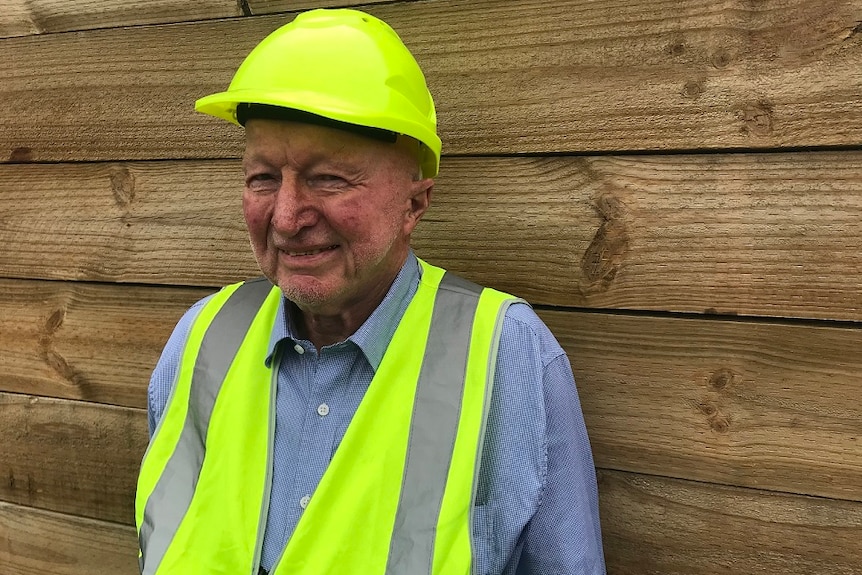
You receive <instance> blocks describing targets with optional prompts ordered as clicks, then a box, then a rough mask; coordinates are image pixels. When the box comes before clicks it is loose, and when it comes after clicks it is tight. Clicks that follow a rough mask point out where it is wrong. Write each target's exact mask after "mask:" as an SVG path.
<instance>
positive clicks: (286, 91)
mask: <svg viewBox="0 0 862 575" xmlns="http://www.w3.org/2000/svg"><path fill="white" fill-rule="evenodd" d="M237 108H239V117H238V115H237ZM195 109H196V110H197V111H199V112H203V113H205V114H210V115H213V116H216V117H217V118H222V119H224V120H227V121H229V122H233V123H235V124H242V123H244V118H243V113H244V110H248V109H260V110H269V112H268V113H266V112H265V113H264V114H263V115H265V116H268V117H274V116H273V114H272V111H273V110H283V111H285V112H288V111H289V112H291V113H292V114H293V116H289V115H288V116H285V117H287V118H292V119H300V120H302V119H303V118H306V119H310V118H318V119H323V120H324V121H323V122H320V123H324V124H328V125H341V124H344V125H347V126H354V127H357V128H367V129H370V132H388V133H391V134H405V135H407V136H411V137H413V138H415V139H416V140H418V141H420V142H421V143H422V144H424V146H422V154H423V156H422V158H421V160H420V161H421V165H422V175H423V176H424V177H434V176H436V175H437V171H438V169H439V165H440V149H441V142H440V138H439V136H437V114H436V112H435V111H434V101H433V100H432V98H431V93H430V92H429V91H428V87H427V85H426V83H425V76H424V75H423V74H422V70H421V69H420V68H419V64H417V63H416V60H415V59H414V58H413V55H412V54H411V53H410V51H409V50H408V49H407V47H406V46H405V45H404V43H403V42H401V38H399V37H398V34H396V33H395V31H394V30H393V29H392V28H391V27H390V26H389V25H388V24H386V23H385V22H383V21H382V20H380V19H378V18H375V17H374V16H371V15H369V14H366V13H364V12H360V11H358V10H350V9H336V10H326V9H318V10H311V11H309V12H304V13H302V14H300V15H298V16H297V17H296V18H295V19H294V20H293V21H292V22H290V23H289V24H286V25H284V26H282V27H281V28H279V29H277V30H276V31H274V32H273V33H271V34H270V35H269V36H267V37H266V38H264V39H263V41H261V43H260V44H258V45H257V46H256V47H255V48H254V50H252V51H251V53H250V54H249V55H248V56H247V57H246V59H245V60H244V61H243V63H242V64H241V65H240V67H239V69H238V70H237V71H236V74H235V75H234V77H233V80H232V81H231V83H230V87H228V89H227V91H226V92H219V93H217V94H212V95H210V96H206V97H204V98H201V99H200V100H198V101H197V102H196V103H195ZM327 120H328V122H327Z"/></svg>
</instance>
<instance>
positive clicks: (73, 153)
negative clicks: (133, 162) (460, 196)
mask: <svg viewBox="0 0 862 575" xmlns="http://www.w3.org/2000/svg"><path fill="white" fill-rule="evenodd" d="M368 9H369V10H370V11H371V12H373V13H374V14H376V15H379V16H381V17H383V18H384V19H386V20H387V21H388V22H389V23H390V24H392V26H393V27H394V28H395V29H396V30H397V31H398V32H399V33H400V34H401V36H402V37H403V38H404V39H405V42H406V43H407V44H408V46H409V47H410V48H412V49H413V50H414V51H415V54H416V56H417V59H418V60H419V62H420V63H421V65H422V66H423V67H424V69H425V71H426V76H427V77H428V82H429V85H430V87H431V89H432V92H433V93H434V94H435V98H436V101H437V104H438V117H439V119H440V131H441V134H442V137H443V140H444V149H445V151H446V153H449V154H471V153H476V154H487V153H525V152H530V153H533V152H538V153H543V152H586V151H608V150H669V149H672V150H679V149H706V148H774V147H782V146H815V145H817V146H824V145H851V144H858V143H859V142H860V141H862V121H860V120H859V118H862V98H860V96H859V94H860V93H862V73H860V70H862V35H860V34H858V33H857V29H858V28H857V27H858V22H859V21H860V20H862V15H860V12H862V10H860V4H859V1H858V0H816V1H812V0H764V1H759V2H751V1H749V0H730V1H728V2H722V3H715V2H711V1H708V0H684V1H680V2H677V1H674V2H669V1H664V2H653V1H652V0H640V1H638V2H630V1H628V0H602V1H599V2H586V3H585V2H582V1H580V0H567V1H560V2H553V3H548V2H538V1H534V0H518V1H512V2H505V3H500V2H496V1H492V0H476V1H473V2H458V1H454V0H439V1H434V2H401V3H394V4H383V5H372V6H369V7H368ZM671 12H672V13H673V15H674V16H673V17H668V14H669V13H671ZM290 17H291V15H277V16H271V17H257V18H233V19H227V20H222V21H208V22H198V23H192V24H179V25H169V26H152V27H137V28H129V29H108V30H97V31H89V32H81V33H76V34H58V35H43V36H30V37H25V38H9V39H5V40H2V41H0V50H2V52H3V54H4V55H5V57H4V58H3V59H2V61H0V77H2V78H4V82H3V83H2V85H0V110H2V114H3V122H4V124H5V126H6V129H5V130H3V131H2V132H0V159H3V160H6V161H13V162H18V161H34V160H35V161H42V160H47V161H54V160H56V161H63V160H94V159H100V160H102V159H108V160H110V159H151V158H213V157H236V156H237V155H238V154H239V146H240V140H241V133H240V131H239V130H238V129H237V128H236V127H235V126H232V125H230V124H227V123H225V122H220V121H217V120H215V119H213V118H209V117H206V116H203V115H200V114H196V113H195V112H194V111H193V103H194V101H195V99H197V98H199V97H201V96H204V95H207V94H210V93H213V92H217V91H220V90H223V89H225V88H226V87H227V85H228V83H229V82H230V79H231V77H232V76H233V73H234V72H235V70H236V68H237V66H238V65H239V63H240V61H241V60H242V58H243V57H244V56H245V55H246V54H247V53H248V52H249V51H250V50H251V48H252V47H253V46H254V45H255V44H256V43H257V42H258V41H259V40H260V39H262V38H263V37H264V36H265V35H266V34H267V33H269V32H271V31H272V30H274V29H275V28H277V27H278V26H280V25H281V24H284V23H285V22H287V21H289V19H290ZM165 46H170V50H166V49H165V48H164V47H165Z"/></svg>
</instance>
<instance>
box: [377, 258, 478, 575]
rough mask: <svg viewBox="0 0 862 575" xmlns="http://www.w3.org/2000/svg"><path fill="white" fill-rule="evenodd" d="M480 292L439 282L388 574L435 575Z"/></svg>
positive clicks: (452, 280) (463, 283) (456, 281)
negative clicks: (437, 543)
mask: <svg viewBox="0 0 862 575" xmlns="http://www.w3.org/2000/svg"><path fill="white" fill-rule="evenodd" d="M481 291H482V288H480V287H479V286H477V285H476V284H473V283H471V282H468V281H467V280H463V279H461V278H459V277H457V276H453V275H451V274H448V273H447V274H446V275H444V276H443V279H442V281H441V282H440V289H439V290H438V292H437V298H436V300H435V302H434V311H433V313H432V315H431V329H430V331H429V333H428V344H427V347H426V348H425V357H424V358H423V360H422V368H421V371H420V372H419V382H418V384H417V389H416V400H415V403H414V405H413V420H412V423H411V426H410V438H409V443H408V446H407V463H406V467H405V470H404V478H403V483H402V486H401V500H400V501H399V503H398V511H397V512H396V515H395V526H394V529H393V533H392V542H391V544H390V548H389V560H388V563H387V565H386V575H424V574H426V573H428V574H430V573H431V567H432V563H433V560H434V541H435V539H436V535H437V520H438V518H439V516H440V507H441V505H442V503H443V492H444V491H445V489H446V480H447V478H448V476H449V466H450V463H451V459H452V452H453V450H454V447H455V436H456V435H457V433H458V422H459V420H460V416H461V398H462V395H463V389H464V381H465V375H466V370H467V354H468V352H469V350H470V337H471V334H472V331H473V318H474V316H475V313H476V308H477V306H478V303H479V294H480V293H481Z"/></svg>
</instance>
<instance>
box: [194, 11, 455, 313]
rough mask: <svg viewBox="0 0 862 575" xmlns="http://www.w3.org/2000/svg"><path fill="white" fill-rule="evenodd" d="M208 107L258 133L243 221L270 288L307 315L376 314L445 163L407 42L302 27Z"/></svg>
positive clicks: (372, 21) (306, 18)
mask: <svg viewBox="0 0 862 575" xmlns="http://www.w3.org/2000/svg"><path fill="white" fill-rule="evenodd" d="M196 107H197V109H198V110H199V111H202V112H205V113H209V114H212V115H215V116H217V117H220V118H223V119H227V120H229V121H231V122H234V123H238V124H241V125H244V126H245V128H246V151H245V155H244V157H243V168H244V171H245V182H246V183H245V190H244V193H243V210H244V214H245V219H246V223H247V225H248V230H249V236H250V238H251V243H252V247H253V250H254V254H255V257H256V258H257V261H258V264H259V265H260V267H261V270H262V271H263V272H264V274H265V275H266V276H267V277H268V278H269V279H270V280H271V281H272V282H273V283H275V284H277V285H278V286H279V287H280V288H281V289H282V291H283V292H284V293H285V295H286V296H287V297H288V298H289V299H290V300H291V301H293V302H294V303H296V304H297V305H298V306H299V307H300V308H301V309H303V310H304V311H306V312H310V313H312V314H316V315H335V314H339V313H342V312H343V311H344V310H347V309H351V310H357V309H358V312H359V314H360V315H365V316H367V314H370V313H371V311H373V309H374V307H375V306H376V305H377V303H379V301H380V299H382V297H383V295H385V293H386V290H387V289H388V287H389V285H390V284H391V282H392V280H393V279H394V277H395V275H396V274H397V273H398V270H399V269H400V267H401V265H402V263H403V262H404V259H405V257H406V255H407V251H408V249H409V241H410V234H411V233H412V231H413V229H414V227H415V225H416V223H417V222H418V221H419V218H420V217H421V216H422V214H423V213H424V212H425V210H426V209H427V207H428V205H429V202H430V194H431V189H432V187H433V180H431V178H432V177H433V176H435V175H436V173H437V170H438V166H439V157H440V139H439V137H438V136H437V134H436V115H435V111H434V104H433V101H432V99H431V95H430V93H429V92H428V88H427V87H426V85H425V79H424V76H423V75H422V72H421V70H420V69H419V66H418V64H417V63H416V61H415V60H414V59H413V57H412V55H411V54H410V52H409V51H408V50H407V48H406V47H405V46H404V45H403V44H402V43H401V40H400V39H399V38H398V36H397V35H396V34H395V32H394V31H393V30H392V29H391V28H390V27H389V26H388V25H386V24H385V23H384V22H382V21H380V20H378V19H376V18H374V17H372V16H369V15H367V14H364V13H362V12H358V11H355V10H314V11H311V12H307V13H304V14H301V15H299V16H298V17H297V18H296V19H295V20H294V21H293V22H291V23H290V24H288V25H286V26H283V27H282V28H279V29H278V30H276V31H275V32H273V33H272V34H271V35H270V36H268V37H267V38H266V39H264V40H263V41H262V42H261V43H260V44H259V45H258V46H257V47H256V48H255V49H254V50H253V51H252V52H251V54H249V56H248V57H247V58H246V60H245V61H244V62H243V64H242V65H241V66H240V68H239V70H238V71H237V73H236V75H235V77H234V79H233V81H232V82H231V85H230V88H229V89H228V90H227V91H226V92H222V93H219V94H214V95H212V96H208V97H206V98H202V99H201V100H198V102H197V106H196Z"/></svg>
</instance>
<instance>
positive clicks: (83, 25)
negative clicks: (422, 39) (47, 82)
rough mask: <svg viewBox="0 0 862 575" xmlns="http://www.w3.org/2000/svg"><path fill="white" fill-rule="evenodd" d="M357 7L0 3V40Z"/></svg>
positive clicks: (333, 3) (349, 0)
mask: <svg viewBox="0 0 862 575" xmlns="http://www.w3.org/2000/svg"><path fill="white" fill-rule="evenodd" d="M386 1H389V0H365V1H363V2H362V4H363V5H365V4H374V3H377V2H386ZM406 1H411V0H406ZM243 4H245V6H243ZM356 4H357V2H356V1H355V0H330V1H303V0H298V1H293V0H281V1H278V0H277V1H271V0H250V1H240V2H237V1H236V0H203V1H202V0H196V1H195V2H176V1H174V0H131V1H130V0H0V38H8V37H13V36H29V35H33V34H45V33H52V32H70V31H79V30H93V29H97V28H117V27H120V26H141V25H146V24H169V23H177V22H189V21H195V20H212V19H215V18H230V17H235V16H243V15H245V16H252V15H260V14H276V13H279V12H289V11H294V12H295V11H298V10H310V9H312V8H337V7H348V6H355V5H356Z"/></svg>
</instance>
